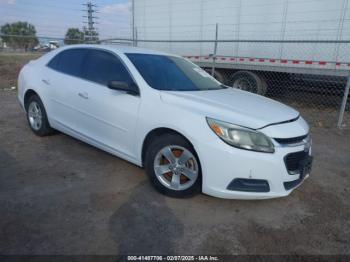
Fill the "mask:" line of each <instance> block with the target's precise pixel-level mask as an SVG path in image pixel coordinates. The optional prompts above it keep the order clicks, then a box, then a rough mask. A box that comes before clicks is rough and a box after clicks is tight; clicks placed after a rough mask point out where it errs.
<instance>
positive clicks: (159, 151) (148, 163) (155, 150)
mask: <svg viewBox="0 0 350 262" xmlns="http://www.w3.org/2000/svg"><path fill="white" fill-rule="evenodd" d="M169 150H170V152H171V154H172V155H173V157H175V159H173V160H175V161H174V162H173V161H172V162H171V161H169V160H168V159H169V156H168V157H165V155H168V153H169ZM181 151H182V152H181ZM164 152H168V153H166V154H164ZM184 152H186V153H185V154H184ZM185 156H186V157H185ZM182 157H184V158H182ZM187 158H188V160H187V161H182V162H185V163H182V162H181V160H182V159H187ZM179 160H180V161H179ZM174 163H177V164H179V165H177V164H174ZM181 164H182V165H181ZM157 166H158V168H157ZM169 166H170V167H169ZM171 166H174V167H173V168H171ZM160 167H161V168H160ZM164 167H165V168H164ZM168 167H169V168H168ZM163 168H164V170H166V171H164V170H163ZM171 169H172V171H170V170H171ZM145 170H146V173H147V175H148V177H149V179H150V182H151V184H152V185H153V186H154V188H155V189H156V190H157V191H158V192H160V193H162V194H164V195H166V196H170V197H176V198H184V197H190V196H193V195H195V194H198V193H200V192H201V185H202V172H201V167H200V162H199V159H198V156H197V154H196V152H195V150H194V149H193V147H192V145H191V144H190V143H189V142H188V141H187V140H186V139H184V138H183V137H182V136H180V135H177V134H171V133H169V134H165V135H162V136H161V137H159V138H157V139H155V140H154V141H152V142H151V144H150V145H149V146H148V148H147V151H146V156H145ZM160 170H162V171H160ZM188 170H190V171H191V172H189V171H188ZM185 171H186V173H187V175H188V174H189V173H190V174H191V177H192V178H194V179H190V178H188V177H187V176H186V175H185ZM160 174H162V175H160ZM194 174H196V175H194Z"/></svg>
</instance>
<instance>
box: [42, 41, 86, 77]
mask: <svg viewBox="0 0 350 262" xmlns="http://www.w3.org/2000/svg"><path fill="white" fill-rule="evenodd" d="M86 53H87V50H85V49H79V48H76V49H69V50H65V51H62V52H61V53H59V54H58V55H56V56H55V57H54V58H53V59H52V60H51V61H50V63H49V64H48V66H49V67H51V68H53V69H55V70H57V71H60V72H62V73H65V74H68V75H72V76H77V77H81V72H82V65H83V62H84V59H85V56H86Z"/></svg>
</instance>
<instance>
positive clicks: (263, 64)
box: [0, 37, 350, 127]
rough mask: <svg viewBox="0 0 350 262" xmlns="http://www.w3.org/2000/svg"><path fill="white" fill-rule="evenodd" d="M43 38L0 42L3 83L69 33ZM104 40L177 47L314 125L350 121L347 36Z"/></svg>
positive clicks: (11, 82) (347, 123) (168, 49)
mask: <svg viewBox="0 0 350 262" xmlns="http://www.w3.org/2000/svg"><path fill="white" fill-rule="evenodd" d="M39 42H40V43H41V44H40V45H39V46H38V47H37V48H31V49H27V50H23V49H21V50H20V49H12V48H9V47H4V46H2V47H1V48H0V74H1V79H0V88H11V87H13V86H16V79H17V75H18V72H19V70H20V68H21V67H22V66H23V65H24V64H25V63H27V62H28V61H29V60H32V59H36V58H38V57H40V56H41V55H42V54H43V53H46V52H49V51H51V50H53V49H56V48H57V47H59V46H62V45H64V39H57V38H48V37H45V38H40V39H39ZM99 43H101V44H109V45H116V46H118V45H124V46H125V45H127V46H131V45H134V46H138V47H143V48H149V49H154V50H158V51H165V52H169V53H175V54H178V55H181V56H183V57H186V58H187V59H189V60H191V61H192V62H194V63H196V64H198V65H199V66H201V67H202V68H204V69H205V70H206V71H207V72H208V73H210V74H213V75H214V77H215V78H217V79H218V80H219V81H220V82H222V83H223V84H225V85H227V86H230V87H232V88H239V89H242V90H246V91H249V92H253V93H257V94H259V95H263V96H266V97H269V98H272V99H274V100H277V101H280V102H282V103H285V104H287V105H290V106H292V107H294V108H296V109H297V110H299V111H300V113H301V114H302V116H303V117H304V118H306V119H307V121H308V122H309V123H310V124H311V125H312V126H317V127H335V126H338V127H346V126H347V127H349V126H350V102H349V97H348V94H347V93H346V90H347V89H346V87H347V80H348V76H349V72H350V42H347V41H297V40H293V41H268V40H265V41H264V40H261V41H259V40H251V41H249V40H240V41H235V40H193V39H189V40H186V39H184V40H167V39H164V40H142V39H134V40H132V39H105V40H100V41H99ZM25 51H26V52H25ZM345 96H346V97H345ZM344 97H345V98H344Z"/></svg>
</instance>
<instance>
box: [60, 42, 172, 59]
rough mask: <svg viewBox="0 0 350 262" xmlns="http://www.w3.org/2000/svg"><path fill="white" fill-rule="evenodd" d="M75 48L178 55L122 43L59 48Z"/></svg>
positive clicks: (124, 52)
mask: <svg viewBox="0 0 350 262" xmlns="http://www.w3.org/2000/svg"><path fill="white" fill-rule="evenodd" d="M73 48H96V49H104V50H109V51H112V52H115V53H123V54H127V53H134V54H135V53H137V54H154V55H171V56H176V55H172V54H168V53H165V52H160V51H156V50H151V49H145V48H139V47H133V46H122V45H106V44H99V45H97V44H79V45H69V46H64V47H62V48H59V49H60V50H63V49H64V50H67V49H73Z"/></svg>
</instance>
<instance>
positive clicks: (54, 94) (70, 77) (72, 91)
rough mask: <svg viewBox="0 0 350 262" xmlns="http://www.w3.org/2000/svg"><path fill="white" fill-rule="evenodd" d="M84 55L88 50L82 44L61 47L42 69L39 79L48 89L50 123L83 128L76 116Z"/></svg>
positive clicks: (72, 128)
mask: <svg viewBox="0 0 350 262" xmlns="http://www.w3.org/2000/svg"><path fill="white" fill-rule="evenodd" d="M86 55H87V50H86V49H83V48H74V49H69V50H64V51H62V52H60V53H59V54H57V55H56V56H55V57H54V58H53V59H52V60H51V61H50V62H49V64H48V68H47V70H46V71H45V72H44V74H45V75H44V76H43V79H42V80H43V82H44V84H45V85H46V86H47V89H48V92H49V97H50V99H49V104H48V115H49V117H50V122H52V123H53V126H55V125H60V126H63V127H65V128H67V129H71V130H74V131H78V132H81V131H82V130H81V128H82V127H81V125H80V123H79V119H80V117H81V112H80V108H81V106H82V105H81V104H82V103H83V101H82V99H80V97H81V96H83V95H84V94H83V91H82V90H83V89H84V88H83V86H82V84H83V82H84V81H83V80H82V79H81V74H82V65H83V63H84V60H85V58H86Z"/></svg>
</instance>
